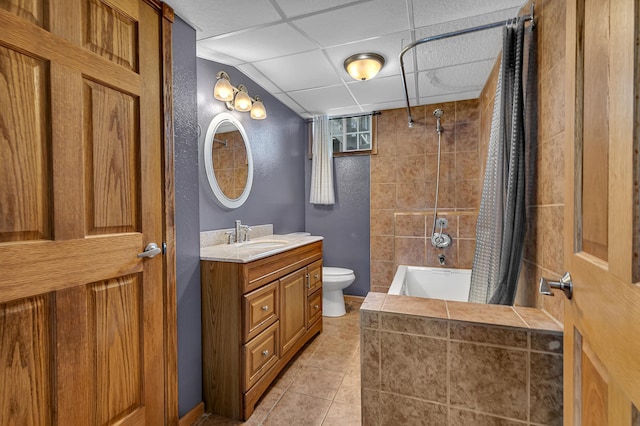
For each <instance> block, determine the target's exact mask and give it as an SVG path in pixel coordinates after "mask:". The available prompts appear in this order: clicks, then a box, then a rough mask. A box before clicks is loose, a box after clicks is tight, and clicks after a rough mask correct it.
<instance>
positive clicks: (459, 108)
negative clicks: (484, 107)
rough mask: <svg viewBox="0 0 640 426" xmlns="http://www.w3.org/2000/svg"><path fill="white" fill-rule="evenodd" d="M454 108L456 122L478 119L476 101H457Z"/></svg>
mask: <svg viewBox="0 0 640 426" xmlns="http://www.w3.org/2000/svg"><path fill="white" fill-rule="evenodd" d="M455 107H456V122H458V123H461V122H465V121H478V119H479V118H480V102H479V100H478V99H469V100H466V101H458V102H456V103H455Z"/></svg>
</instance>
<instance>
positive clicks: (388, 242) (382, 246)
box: [371, 236, 394, 261]
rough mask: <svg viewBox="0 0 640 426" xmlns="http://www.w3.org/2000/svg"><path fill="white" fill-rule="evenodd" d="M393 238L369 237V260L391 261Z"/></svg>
mask: <svg viewBox="0 0 640 426" xmlns="http://www.w3.org/2000/svg"><path fill="white" fill-rule="evenodd" d="M393 252H394V249H393V237H389V236H372V237H371V260H386V261H393Z"/></svg>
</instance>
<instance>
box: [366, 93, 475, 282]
mask: <svg viewBox="0 0 640 426" xmlns="http://www.w3.org/2000/svg"><path fill="white" fill-rule="evenodd" d="M436 108H440V109H442V110H443V111H444V116H443V117H442V127H443V129H444V131H443V133H442V141H441V148H442V149H441V164H440V188H439V196H438V217H446V218H447V219H449V226H448V228H446V229H445V232H447V233H448V234H450V235H451V237H452V238H453V242H452V245H451V246H450V247H449V248H447V249H444V250H443V249H435V248H434V247H433V246H432V245H431V242H430V241H429V238H428V237H429V236H430V235H431V227H432V224H433V206H434V204H435V192H436V170H437V167H436V166H437V152H438V135H437V133H436V131H435V128H436V127H435V126H436V120H435V117H434V116H433V111H434V110H435V109H436ZM411 112H412V115H413V118H414V120H415V124H414V127H413V128H411V129H409V128H407V114H406V110H405V109H404V108H399V109H393V110H387V111H383V113H382V115H381V116H380V117H379V118H378V155H376V156H372V157H371V176H370V179H371V210H370V216H371V229H370V235H371V290H372V291H379V292H386V291H387V290H388V288H389V286H390V284H391V279H390V278H392V276H393V273H394V272H395V270H396V269H397V266H398V265H400V264H405V265H413V266H434V267H439V266H440V264H439V262H438V255H439V254H441V253H444V254H445V256H446V262H447V263H446V265H445V267H450V268H470V267H471V264H472V263H473V254H474V253H475V222H476V220H477V211H478V207H479V202H480V185H479V178H480V164H479V162H480V160H479V150H478V148H479V135H480V119H481V115H480V100H479V99H471V100H465V101H457V102H447V103H439V104H433V105H422V106H418V107H412V109H411ZM463 217H464V219H462V218H463ZM471 227H473V229H471Z"/></svg>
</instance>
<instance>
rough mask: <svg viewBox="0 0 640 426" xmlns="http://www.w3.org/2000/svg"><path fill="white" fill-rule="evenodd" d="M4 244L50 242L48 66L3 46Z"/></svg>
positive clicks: (0, 212)
mask: <svg viewBox="0 0 640 426" xmlns="http://www.w3.org/2000/svg"><path fill="white" fill-rule="evenodd" d="M0 78H1V79H2V80H3V81H5V82H6V83H5V84H0V99H3V100H4V99H11V100H12V102H6V101H3V102H1V103H0V116H1V117H6V120H3V121H2V122H0V158H2V160H3V166H2V167H1V168H0V182H3V184H2V185H0V200H1V201H0V242H4V241H25V240H38V239H49V238H50V237H51V226H50V223H51V219H52V212H51V205H50V202H49V191H48V188H49V187H50V184H51V173H50V171H49V170H50V169H49V144H50V137H49V124H50V123H49V114H48V111H47V105H48V100H47V97H48V96H47V92H48V80H49V72H48V67H47V63H46V62H45V61H42V60H38V59H34V58H32V57H29V56H26V55H24V54H21V53H19V52H17V51H15V50H13V49H8V48H5V47H2V46H0Z"/></svg>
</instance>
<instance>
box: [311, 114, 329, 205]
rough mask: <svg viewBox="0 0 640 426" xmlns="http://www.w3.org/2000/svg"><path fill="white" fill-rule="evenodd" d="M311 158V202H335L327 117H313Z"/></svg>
mask: <svg viewBox="0 0 640 426" xmlns="http://www.w3.org/2000/svg"><path fill="white" fill-rule="evenodd" d="M312 151H313V156H312V158H311V196H310V197H309V202H310V203H311V204H335V193H334V189H333V146H332V144H331V138H330V137H329V117H328V116H326V115H317V116H315V117H314V118H313V144H312Z"/></svg>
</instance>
